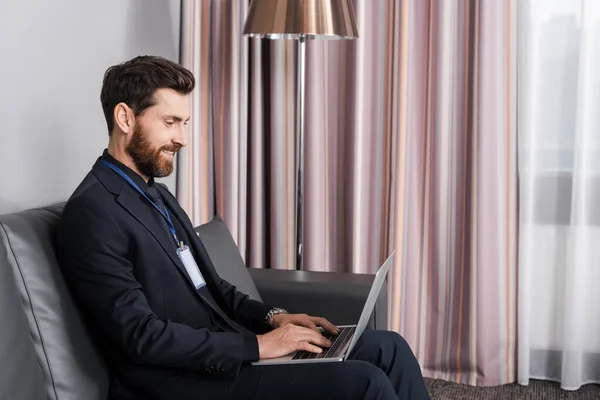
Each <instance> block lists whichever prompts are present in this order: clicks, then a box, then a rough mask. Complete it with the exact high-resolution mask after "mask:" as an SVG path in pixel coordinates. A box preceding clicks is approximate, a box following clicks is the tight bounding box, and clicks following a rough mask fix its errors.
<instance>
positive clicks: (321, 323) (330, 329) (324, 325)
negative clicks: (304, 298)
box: [313, 317, 340, 335]
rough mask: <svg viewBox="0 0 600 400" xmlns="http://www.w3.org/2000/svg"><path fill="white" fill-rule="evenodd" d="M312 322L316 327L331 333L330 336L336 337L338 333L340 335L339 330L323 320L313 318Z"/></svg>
mask: <svg viewBox="0 0 600 400" xmlns="http://www.w3.org/2000/svg"><path fill="white" fill-rule="evenodd" d="M313 321H314V322H315V323H316V324H317V325H318V326H320V327H321V328H323V329H325V330H326V331H327V332H329V333H331V334H332V335H337V334H338V333H340V330H339V329H338V328H337V327H336V326H335V325H333V324H332V323H331V322H329V321H327V320H326V319H325V318H320V317H314V318H313Z"/></svg>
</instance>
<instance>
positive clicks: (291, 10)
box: [244, 0, 358, 39]
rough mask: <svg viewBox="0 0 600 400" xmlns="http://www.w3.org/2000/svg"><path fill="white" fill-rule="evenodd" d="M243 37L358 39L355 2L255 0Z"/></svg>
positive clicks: (342, 0) (339, 0)
mask: <svg viewBox="0 0 600 400" xmlns="http://www.w3.org/2000/svg"><path fill="white" fill-rule="evenodd" d="M244 34H245V35H249V36H251V37H260V38H265V39H298V38H299V37H300V36H306V37H308V38H311V39H313V38H316V37H318V38H320V39H353V38H356V37H358V31H357V29H356V21H355V19H354V9H353V7H352V0H252V3H251V4H250V9H249V10H248V17H247V18H246V23H245V24H244Z"/></svg>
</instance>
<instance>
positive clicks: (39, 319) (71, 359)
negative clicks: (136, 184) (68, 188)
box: [0, 204, 108, 400]
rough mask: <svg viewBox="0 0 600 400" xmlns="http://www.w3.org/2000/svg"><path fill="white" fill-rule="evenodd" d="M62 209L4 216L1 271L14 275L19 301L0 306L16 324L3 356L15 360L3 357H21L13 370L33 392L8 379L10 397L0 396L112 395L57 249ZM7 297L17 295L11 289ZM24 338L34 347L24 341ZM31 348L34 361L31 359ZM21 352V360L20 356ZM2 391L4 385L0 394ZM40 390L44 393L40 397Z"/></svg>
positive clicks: (99, 398) (53, 399)
mask: <svg viewBox="0 0 600 400" xmlns="http://www.w3.org/2000/svg"><path fill="white" fill-rule="evenodd" d="M61 211H62V204H59V205H55V206H52V207H47V208H41V209H34V210H27V211H23V212H20V213H16V214H10V215H4V216H0V243H1V246H2V250H0V270H1V271H2V272H1V273H2V276H3V278H4V277H8V276H9V274H10V276H12V282H13V285H14V286H13V289H14V292H15V293H16V294H17V295H18V298H19V300H20V301H19V302H18V303H20V304H14V303H15V302H14V301H13V303H12V304H13V306H12V307H11V308H10V309H6V307H4V306H3V307H2V309H1V312H2V314H0V321H2V324H3V326H4V327H5V328H3V331H4V330H9V329H10V330H13V329H14V331H13V332H12V334H11V335H12V336H14V337H13V339H8V340H11V341H14V343H13V347H11V348H8V353H9V354H6V357H7V358H4V357H2V360H3V362H4V363H5V365H11V364H12V363H11V362H7V361H5V360H17V361H16V363H17V365H18V368H19V369H20V370H21V372H19V371H16V370H15V372H14V373H15V374H16V373H20V375H21V376H22V379H27V382H28V384H31V387H30V388H29V390H30V391H31V392H30V393H32V395H31V396H29V395H28V394H27V393H28V392H25V391H24V390H23V389H21V388H20V386H17V387H13V386H12V385H13V383H9V384H8V385H9V386H7V387H8V389H7V391H9V392H8V393H9V396H7V397H4V396H0V398H2V399H4V398H7V399H13V400H20V399H28V400H29V399H37V398H44V399H48V400H81V399H86V400H106V399H107V398H108V373H107V370H106V368H105V366H104V363H103V360H102V357H101V356H100V354H99V353H98V351H97V349H96V348H95V346H94V345H93V343H92V341H91V339H90V336H89V335H88V333H87V331H86V328H85V327H84V324H83V322H82V319H81V317H80V314H79V312H78V310H77V308H76V306H75V304H74V303H73V300H72V298H71V295H70V293H69V291H68V289H67V286H66V284H65V282H64V280H63V277H62V274H61V272H60V269H59V266H58V263H57V260H56V257H55V254H54V236H55V230H56V226H57V223H58V220H59V218H60V214H61ZM3 282H4V279H3ZM7 282H8V279H7ZM7 282H6V286H9V285H8V283H7ZM3 286H5V285H4V284H3ZM3 291H4V290H3ZM8 296H10V297H13V298H14V295H12V296H11V295H10V293H8ZM19 305H20V310H17V308H18V306H19ZM24 321H26V322H27V324H26V326H24V323H23V322H24ZM7 328H8V329H7ZM26 339H29V342H30V343H31V344H32V347H30V346H28V345H26V344H23V343H25V342H27V340H26ZM26 348H27V349H26ZM32 351H33V352H34V354H35V356H36V362H35V363H33V361H32V360H31V352H32ZM21 355H23V356H24V357H25V358H24V359H23V360H20V359H19V357H21ZM3 356H4V354H3ZM25 369H27V371H26V372H25V371H23V370H25ZM28 375H30V376H29V377H27V376H28ZM40 378H41V382H40ZM3 384H4V383H3ZM19 385H20V384H19ZM3 390H5V388H4V387H3V388H0V393H2V391H3ZM13 390H14V392H13ZM40 391H43V397H39V395H40ZM19 396H20V397H19ZM35 396H38V397H35Z"/></svg>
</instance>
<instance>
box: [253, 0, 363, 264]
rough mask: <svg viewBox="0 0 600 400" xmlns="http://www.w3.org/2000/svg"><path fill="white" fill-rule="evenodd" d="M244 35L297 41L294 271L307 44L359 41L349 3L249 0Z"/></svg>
mask: <svg viewBox="0 0 600 400" xmlns="http://www.w3.org/2000/svg"><path fill="white" fill-rule="evenodd" d="M244 35H248V36H250V37H257V38H262V39H275V40H279V39H292V40H297V41H298V55H297V62H298V65H297V67H298V77H297V87H298V90H297V92H298V94H297V96H298V98H297V112H296V251H297V253H296V269H301V267H302V250H303V249H302V235H303V232H304V220H303V218H304V216H303V210H304V207H303V206H304V179H303V175H304V92H305V86H304V76H305V64H306V41H307V40H309V39H354V38H357V37H358V31H357V29H356V22H355V19H354V9H353V7H352V0H252V3H251V4H250V9H249V10H248V16H247V18H246V23H245V24H244Z"/></svg>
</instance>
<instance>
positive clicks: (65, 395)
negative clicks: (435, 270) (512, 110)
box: [0, 204, 387, 400]
mask: <svg viewBox="0 0 600 400" xmlns="http://www.w3.org/2000/svg"><path fill="white" fill-rule="evenodd" d="M61 210H62V204H59V205H54V206H50V207H46V208H40V209H34V210H27V211H23V212H20V213H16V214H10V215H4V216H0V361H1V364H0V365H1V366H2V367H1V372H0V400H42V399H52V400H107V398H108V394H107V393H108V373H107V370H106V366H105V365H104V361H103V358H102V354H100V353H99V352H98V350H97V347H96V346H95V344H94V340H93V336H92V335H90V332H88V331H87V329H86V327H85V326H84V325H83V323H82V320H81V317H80V311H79V310H78V309H77V306H76V304H74V302H73V301H72V298H71V296H70V294H69V292H68V289H67V287H66V285H65V283H64V281H63V278H62V275H61V272H60V269H59V266H58V264H57V261H56V258H55V256H54V246H53V242H54V231H55V226H56V224H57V222H58V220H59V218H60V215H61ZM197 232H198V234H199V235H200V237H201V238H202V240H203V241H204V243H205V245H206V247H207V250H208V252H209V256H210V257H211V259H212V261H213V263H214V264H215V267H216V268H217V271H218V272H219V274H220V275H221V276H222V277H223V278H224V279H227V280H228V281H230V282H231V283H232V284H234V285H236V286H237V287H238V289H239V290H241V291H242V292H244V293H246V294H248V295H249V296H251V297H253V298H255V299H259V300H261V299H262V300H264V301H265V302H267V303H269V304H273V305H277V306H279V307H283V308H286V309H288V310H289V311H291V312H306V313H309V314H316V315H321V316H325V317H326V318H328V319H330V320H331V321H332V322H334V323H336V324H338V325H342V324H353V323H356V321H357V320H358V316H359V314H360V312H361V309H362V306H363V304H364V301H365V299H366V296H367V293H368V291H369V288H370V285H371V282H372V280H373V275H355V274H348V273H319V272H303V271H282V270H267V269H247V268H246V267H245V266H244V263H243V261H242V258H241V257H240V255H239V252H238V251H237V247H236V246H235V243H234V241H233V239H232V237H231V235H230V233H229V230H228V229H227V227H226V225H225V224H224V223H223V221H222V220H221V219H220V218H218V217H216V218H215V219H214V220H213V221H211V222H209V223H207V224H205V225H202V226H200V227H198V228H197ZM369 325H370V327H372V328H378V329H385V328H386V326H387V296H386V290H383V291H382V294H381V296H380V298H379V299H378V302H377V304H376V309H375V312H374V313H373V316H372V318H371V321H370V323H369Z"/></svg>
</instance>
